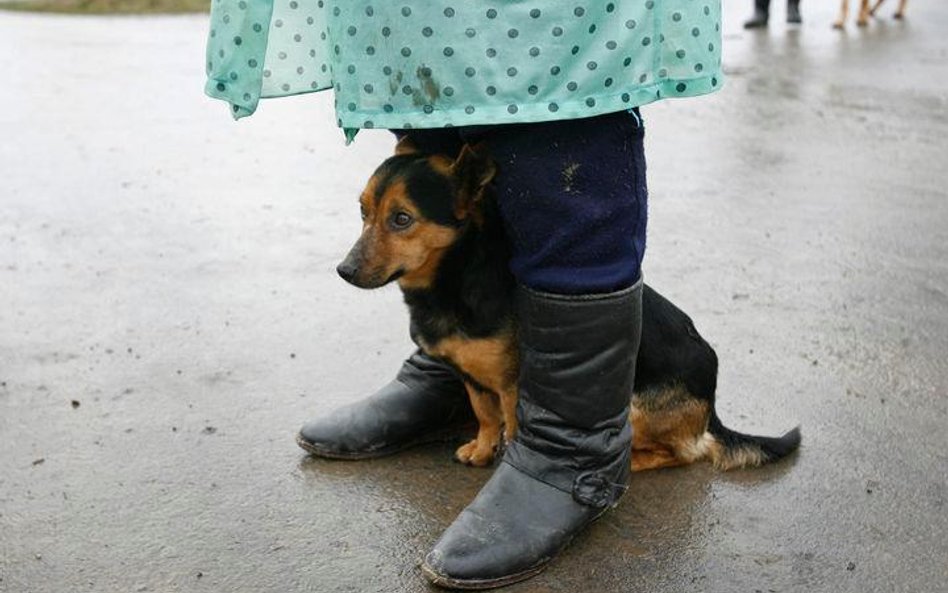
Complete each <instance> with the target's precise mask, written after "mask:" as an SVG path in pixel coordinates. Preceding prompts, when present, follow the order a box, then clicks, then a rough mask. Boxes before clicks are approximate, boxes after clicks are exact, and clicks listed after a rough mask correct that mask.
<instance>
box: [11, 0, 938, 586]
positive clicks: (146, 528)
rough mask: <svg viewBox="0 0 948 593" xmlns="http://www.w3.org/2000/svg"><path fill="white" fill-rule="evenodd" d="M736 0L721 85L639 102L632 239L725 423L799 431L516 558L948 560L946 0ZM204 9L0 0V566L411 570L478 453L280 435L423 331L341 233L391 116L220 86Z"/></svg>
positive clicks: (127, 571) (277, 580) (863, 572)
mask: <svg viewBox="0 0 948 593" xmlns="http://www.w3.org/2000/svg"><path fill="white" fill-rule="evenodd" d="M740 4H741V3H739V2H728V3H727V7H726V12H727V20H726V23H725V27H724V30H725V34H726V37H727V38H726V43H725V62H726V68H727V72H728V73H729V75H730V76H729V80H728V83H727V85H726V87H725V89H724V90H723V91H722V92H720V93H718V94H717V95H715V96H712V97H706V98H701V99H693V100H686V101H680V102H665V103H663V104H659V105H654V106H650V107H648V108H646V109H645V111H644V113H645V117H646V118H647V122H648V124H647V126H648V129H649V138H648V147H649V159H650V162H649V166H650V186H651V194H652V197H651V221H650V225H651V228H650V237H649V241H650V246H649V253H648V256H647V261H646V273H647V275H648V279H649V281H650V282H651V283H652V284H653V285H654V286H655V287H656V288H658V289H659V290H661V291H662V292H664V293H665V294H666V295H668V296H669V297H670V298H671V299H672V300H674V301H675V302H677V303H678V304H679V305H680V306H681V307H682V308H684V309H685V310H686V311H688V312H689V313H690V314H691V315H692V317H693V318H694V319H695V321H696V323H697V325H698V327H699V329H700V330H701V331H702V333H703V334H704V335H705V336H706V337H707V338H708V339H709V341H711V342H712V344H713V345H714V346H715V347H716V348H717V351H718V355H719V357H720V359H721V375H720V379H719V386H720V387H719V404H718V407H719V411H720V414H721V416H722V417H723V419H724V421H725V423H727V424H729V425H731V426H733V427H734V428H738V429H742V430H746V431H757V432H763V433H777V432H780V431H782V430H784V429H787V428H789V427H791V426H792V425H795V424H798V423H799V424H802V426H803V435H804V445H803V448H802V450H801V451H800V452H799V454H798V455H796V456H795V457H793V458H792V459H790V460H788V461H787V462H784V463H781V464H779V465H776V466H772V467H769V468H765V469H761V470H755V471H740V472H732V473H726V474H725V473H719V472H716V471H713V470H712V469H711V468H709V467H707V466H692V467H687V468H681V469H674V470H664V471H655V472H651V473H646V474H642V475H637V476H634V480H633V482H632V485H631V488H630V490H629V493H628V495H627V496H626V497H625V498H624V499H623V502H622V504H621V505H620V507H619V508H618V509H616V510H615V511H613V512H612V513H610V514H609V515H607V516H606V517H605V518H604V519H603V520H601V521H600V522H598V523H597V524H596V525H594V526H593V527H592V528H590V529H589V530H588V531H587V532H586V533H584V534H583V535H582V536H581V537H580V538H579V539H578V540H577V541H576V542H575V543H574V545H573V546H572V547H571V548H570V549H569V550H568V551H567V552H565V553H564V554H563V555H562V557H561V558H560V559H558V560H557V561H556V562H555V563H554V564H553V565H552V566H551V567H550V568H549V569H548V570H547V571H546V572H545V573H543V574H542V575H541V576H539V577H537V578H536V579H534V580H532V581H529V582H528V583H525V584H521V585H517V586H514V587H511V588H510V589H509V590H510V591H520V592H528V591H529V592H538V593H539V592H548V591H549V592H551V591H570V592H584V591H590V592H592V591H596V592H599V591H696V592H697V591H748V592H754V591H762V592H769V591H781V592H782V591H804V590H806V591H833V592H849V591H852V592H863V591H943V590H945V582H946V580H948V562H946V558H948V543H946V539H945V534H946V533H948V512H946V499H948V485H946V482H948V454H946V451H948V436H946V426H948V398H946V390H948V366H946V363H945V355H946V353H948V193H946V188H948V169H946V163H948V141H946V140H945V139H946V137H948V82H946V81H948V38H946V36H945V34H944V32H945V31H948V5H943V4H942V3H936V2H929V3H922V2H918V3H910V4H909V7H908V20H907V21H906V22H904V23H897V22H894V21H891V20H889V19H884V20H879V21H875V22H873V23H872V25H871V26H870V27H869V28H868V29H865V30H859V29H857V28H856V27H855V25H854V24H852V23H851V24H850V26H849V29H848V30H847V31H846V32H844V33H839V32H835V31H831V30H830V27H829V23H830V21H831V20H832V18H833V17H834V16H835V15H834V14H833V11H834V9H835V8H836V6H835V5H836V3H828V4H830V5H832V6H816V5H815V4H816V3H805V5H804V17H805V19H806V23H805V25H804V26H803V27H802V29H799V30H787V28H786V27H785V26H784V25H783V24H782V23H780V22H779V18H778V19H777V22H775V23H774V25H773V26H772V28H771V30H770V32H769V33H754V34H749V33H745V32H744V31H742V30H741V28H740V20H741V18H742V17H744V16H746V12H747V7H744V6H742V5H740ZM748 4H749V2H748ZM891 4H892V3H891V2H890V3H889V4H887V5H886V6H885V7H884V8H883V13H885V14H888V13H889V12H890V11H892V10H894V6H891ZM782 8H783V7H782V5H781V6H777V7H775V10H776V12H777V15H776V16H777V17H781V16H782V14H783V10H782ZM204 34H205V18H204V17H201V16H190V17H173V18H147V19H146V18H70V17H56V16H32V15H23V14H8V13H0V67H2V70H3V71H4V72H5V73H6V84H5V85H4V88H3V90H2V91H0V171H2V175H0V591H3V592H8V591H9V592H16V593H20V592H57V593H58V592H62V591H70V592H84V591H90V592H111V591H116V592H119V591H120V592H126V591H188V592H191V591H228V592H238V591H241V592H242V591H247V592H251V591H253V592H260V591H286V592H293V591H320V592H335V591H359V592H362V591H379V592H409V591H425V590H427V588H428V586H427V585H426V583H425V582H424V580H423V578H422V577H421V575H420V572H419V570H418V569H417V562H418V560H419V559H420V558H421V557H422V556H423V554H424V553H425V552H426V551H427V549H428V547H429V546H430V545H431V544H432V543H433V542H434V540H435V539H436V538H437V536H438V535H439V533H440V530H441V529H443V528H444V527H445V526H446V525H447V524H448V523H449V522H450V521H451V519H452V518H453V517H454V515H455V514H456V513H457V512H458V511H459V510H460V509H461V508H462V507H463V506H464V505H465V503H466V502H468V501H469V500H470V499H471V498H472V497H473V495H474V494H475V493H476V492H477V490H478V488H479V486H480V485H481V484H482V483H483V482H484V481H485V480H486V479H487V477H488V475H489V470H477V469H470V468H466V467H462V466H460V465H458V464H455V463H452V461H451V450H452V445H450V444H445V445H435V446H429V447H423V448H420V449H417V450H414V451H412V452H408V453H405V454H401V455H397V456H395V457H392V458H389V459H383V460H377V461H368V462H358V463H344V462H326V461H319V460H310V459H307V458H306V457H305V456H304V455H303V454H302V452H301V451H300V450H298V449H297V447H296V445H295V444H294V442H293V436H294V433H295V431H296V430H297V428H298V427H299V425H300V424H301V423H302V422H303V421H304V420H305V419H307V418H308V417H310V416H312V415H314V414H318V413H321V412H323V411H325V410H329V409H331V408H333V407H335V406H338V405H341V404H343V403H345V402H348V401H351V400H354V399H357V398H359V397H361V396H362V395H364V394H366V393H368V392H370V391H371V390H372V389H374V388H375V387H377V386H379V385H381V384H383V383H384V382H386V381H387V380H388V378H389V377H390V376H391V375H392V373H393V372H394V371H395V369H396V368H397V366H398V364H399V361H400V360H401V358H402V357H403V356H404V355H406V354H407V353H408V352H409V350H410V342H409V340H408V338H407V335H406V334H407V332H406V329H407V327H406V315H405V312H404V310H403V307H402V305H401V303H400V299H399V295H398V293H397V291H396V290H395V289H388V290H382V291H376V292H360V291H358V290H357V289H354V288H352V287H350V286H348V285H347V284H345V283H344V282H342V281H341V280H339V279H338V278H337V277H336V275H335V272H334V269H333V268H334V264H335V263H336V261H337V260H338V259H339V258H340V257H341V256H342V255H343V254H344V253H345V251H346V249H347V248H348V246H349V243H350V242H351V241H352V240H353V238H354V237H355V235H356V233H357V230H358V227H359V219H358V213H357V206H356V202H355V198H356V196H357V194H358V191H359V190H360V186H361V183H362V182H363V181H364V179H365V178H366V176H367V175H368V174H369V172H370V171H371V170H372V168H373V167H374V165H375V164H376V163H377V162H378V161H379V160H380V159H381V158H382V157H383V156H385V155H386V154H387V153H388V151H389V150H390V148H391V140H390V138H389V136H388V135H387V134H386V133H385V132H381V131H379V132H366V133H363V134H362V135H360V137H359V139H358V140H357V142H356V143H355V144H354V145H353V146H351V147H349V148H345V147H344V146H343V141H342V135H341V133H339V132H338V131H337V130H335V129H334V128H333V117H332V114H331V107H330V97H329V96H328V95H321V96H311V97H304V98H294V99H283V100H279V101H271V102H267V103H264V104H263V105H262V106H261V109H260V111H259V112H258V114H257V115H255V116H253V117H252V118H250V119H247V120H243V121H241V122H239V123H234V122H232V121H230V117H229V114H228V112H227V108H226V106H225V105H223V104H220V103H218V102H214V101H211V100H210V99H205V98H204V97H203V96H202V94H201V87H202V83H203V79H202V76H203V73H202V67H203V63H204V60H203V57H202V54H203V40H204ZM686 138H687V140H685V139H686ZM682 163H687V166H682Z"/></svg>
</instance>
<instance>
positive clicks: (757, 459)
mask: <svg viewBox="0 0 948 593" xmlns="http://www.w3.org/2000/svg"><path fill="white" fill-rule="evenodd" d="M708 435H709V436H710V437H711V438H710V439H709V440H710V441H711V443H710V446H709V447H708V457H709V458H710V460H711V462H712V463H713V464H714V466H715V467H717V468H718V469H723V470H728V469H738V468H746V467H759V466H761V465H764V464H765V463H771V462H773V461H777V460H778V459H782V458H784V457H786V456H787V455H789V454H790V453H793V452H794V451H796V450H797V448H798V447H799V446H800V441H801V436H800V427H799V426H797V427H796V428H794V429H793V430H790V431H788V432H787V433H785V434H784V435H783V436H779V437H763V436H754V435H749V434H742V433H740V432H736V431H733V430H731V429H730V428H728V427H726V426H724V424H722V423H721V420H720V418H718V415H717V414H715V413H714V412H712V413H711V418H710V420H709V422H708Z"/></svg>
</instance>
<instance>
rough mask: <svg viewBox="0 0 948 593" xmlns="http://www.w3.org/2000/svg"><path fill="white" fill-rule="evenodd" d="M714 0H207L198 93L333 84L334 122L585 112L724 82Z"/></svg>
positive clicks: (249, 99) (500, 118)
mask: <svg viewBox="0 0 948 593" xmlns="http://www.w3.org/2000/svg"><path fill="white" fill-rule="evenodd" d="M720 23H721V6H720V0H662V1H661V2H656V1H655V0H623V1H622V2H616V1H612V2H605V1H601V0H570V1H569V2H564V1H563V0H533V1H530V0H528V1H523V2H508V3H505V2H497V3H488V2H481V1H475V2H470V1H466V2H459V1H458V0H437V1H431V0H384V1H381V0H348V1H346V2H342V0H252V1H247V0H212V3H211V25H210V34H209V38H208V46H207V47H208V51H207V73H208V84H207V87H206V90H207V93H208V94H209V95H211V96H214V97H218V98H221V99H225V100H227V101H228V102H230V103H231V106H232V111H233V113H234V116H235V117H243V116H246V115H250V114H251V113H253V112H254V110H255V109H256V108H257V104H258V102H259V100H260V99H261V98H269V97H280V96H286V95H293V94H299V93H306V92H313V91H319V90H324V89H330V88H331V89H334V92H335V101H336V111H337V118H338V123H339V125H340V126H342V127H344V128H346V129H347V133H348V134H349V135H350V137H351V136H353V135H354V131H355V130H358V129H361V128H371V127H383V128H432V127H442V126H453V125H475V124H477V125H480V124H499V123H515V122H526V121H541V120H550V119H566V118H575V117H589V116H592V115H599V114H601V113H609V112H614V111H619V110H623V109H629V108H631V107H635V106H638V105H643V104H645V103H649V102H651V101H655V100H658V99H663V98H668V97H686V96H694V95H700V94H704V93H708V92H713V91H715V90H717V89H718V88H719V87H720V86H721V81H722V80H723V79H722V76H721V54H720V47H721V32H720V31H721V25H720Z"/></svg>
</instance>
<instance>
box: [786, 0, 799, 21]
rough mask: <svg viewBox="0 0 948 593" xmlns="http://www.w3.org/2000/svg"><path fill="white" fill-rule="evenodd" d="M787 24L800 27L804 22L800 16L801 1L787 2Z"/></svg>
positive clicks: (789, 0) (790, 0) (791, 0)
mask: <svg viewBox="0 0 948 593" xmlns="http://www.w3.org/2000/svg"><path fill="white" fill-rule="evenodd" d="M787 22H788V23H791V24H794V25H799V24H800V23H802V22H803V17H801V16H800V0H787Z"/></svg>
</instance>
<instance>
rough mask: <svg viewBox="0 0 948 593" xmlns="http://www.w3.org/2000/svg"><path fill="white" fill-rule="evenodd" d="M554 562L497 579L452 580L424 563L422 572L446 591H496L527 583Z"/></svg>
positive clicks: (550, 559) (544, 561)
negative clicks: (523, 582) (526, 581)
mask: <svg viewBox="0 0 948 593" xmlns="http://www.w3.org/2000/svg"><path fill="white" fill-rule="evenodd" d="M552 560H553V558H547V559H545V560H543V561H542V562H541V563H540V564H537V565H536V566H533V567H532V568H528V569H527V570H524V571H522V572H518V573H515V574H510V575H507V576H502V577H498V578H496V579H452V578H451V577H446V576H444V575H441V574H438V573H437V572H435V571H434V569H432V568H431V567H430V566H428V565H427V564H425V563H424V562H422V563H421V572H422V573H424V575H425V578H427V579H428V580H429V581H431V584H433V585H436V586H438V587H443V588H445V589H462V590H468V591H479V590H482V589H496V588H497V587H506V586H507V585H512V584H514V583H519V582H520V581H525V580H527V579H529V578H532V577H535V576H536V575H538V574H540V573H541V572H543V569H545V568H546V567H547V566H549V564H550V562H551V561H552Z"/></svg>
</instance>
